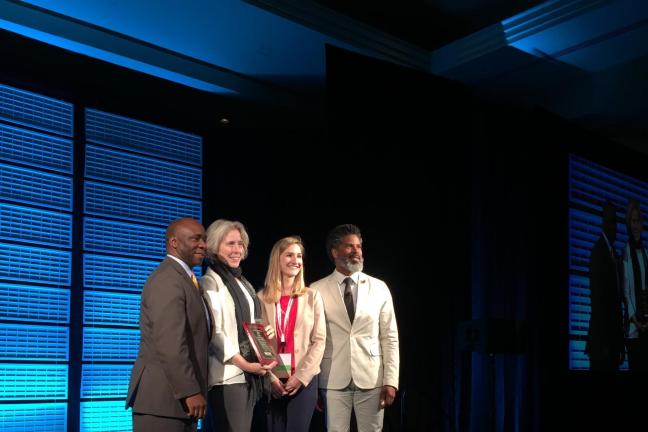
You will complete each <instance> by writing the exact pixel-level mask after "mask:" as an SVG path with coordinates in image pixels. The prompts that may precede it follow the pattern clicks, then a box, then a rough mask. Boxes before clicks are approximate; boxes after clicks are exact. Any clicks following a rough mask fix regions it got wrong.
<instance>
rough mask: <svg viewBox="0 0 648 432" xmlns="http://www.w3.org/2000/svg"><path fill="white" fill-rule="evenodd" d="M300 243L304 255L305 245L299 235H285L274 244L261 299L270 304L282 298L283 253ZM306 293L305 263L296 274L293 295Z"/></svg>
mask: <svg viewBox="0 0 648 432" xmlns="http://www.w3.org/2000/svg"><path fill="white" fill-rule="evenodd" d="M295 244H296V245H299V248H300V249H301V252H302V255H303V254H304V252H305V251H304V245H303V243H302V240H301V238H299V237H297V236H289V237H284V238H282V239H281V240H279V241H278V242H276V243H275V244H274V246H273V247H272V251H271V252H270V259H269V261H268V273H267V274H266V278H265V286H264V287H263V290H262V291H261V299H262V300H263V301H264V302H266V303H270V304H274V303H277V302H278V301H279V299H280V298H281V283H282V282H281V281H282V278H281V254H282V253H284V251H285V250H286V249H288V248H289V247H290V246H292V245H295ZM304 293H306V284H305V283H304V265H303V264H302V268H301V270H299V273H297V275H296V276H295V283H294V284H293V288H292V293H291V295H293V296H300V295H303V294H304Z"/></svg>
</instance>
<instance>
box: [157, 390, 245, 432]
mask: <svg viewBox="0 0 648 432" xmlns="http://www.w3.org/2000/svg"><path fill="white" fill-rule="evenodd" d="M255 404H256V400H253V398H252V397H251V395H250V390H249V388H248V385H247V384H229V385H217V386H214V387H212V389H211V390H209V414H208V420H207V421H208V422H210V425H211V426H212V429H211V430H212V431H215V432H249V430H250V427H251V426H252V414H253V412H254V405H255ZM157 432H161V431H157Z"/></svg>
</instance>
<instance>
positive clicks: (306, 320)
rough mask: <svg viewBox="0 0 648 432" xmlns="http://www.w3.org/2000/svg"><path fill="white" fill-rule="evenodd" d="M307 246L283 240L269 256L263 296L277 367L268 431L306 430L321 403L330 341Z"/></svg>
mask: <svg viewBox="0 0 648 432" xmlns="http://www.w3.org/2000/svg"><path fill="white" fill-rule="evenodd" d="M303 254H304V246H303V244H302V242H301V239H300V238H299V237H285V238H283V239H281V240H279V241H278V242H277V243H275V245H274V247H273V248H272V252H271V253H270V262H269V264H268V273H267V275H266V280H265V288H264V289H263V290H262V291H261V292H260V293H259V298H260V299H261V304H262V314H263V320H264V323H265V324H268V325H270V326H271V327H273V328H274V334H275V338H274V342H275V343H276V344H275V348H276V349H277V353H278V356H279V358H280V360H281V361H280V362H279V365H278V366H277V367H276V368H275V369H274V371H273V373H270V374H269V377H270V380H271V381H272V394H273V398H272V400H271V401H270V406H269V409H268V415H267V420H268V431H271V432H284V431H291V432H300V431H304V432H305V431H308V429H309V425H310V421H311V418H312V415H313V410H314V408H315V404H316V403H317V391H318V383H317V375H318V374H319V372H320V362H321V361H322V355H323V353H324V345H325V342H326V321H325V317H324V306H323V304H322V298H321V297H320V295H319V293H318V292H317V291H315V290H313V289H310V288H307V287H305V284H304V271H303V270H304V268H303V267H304V263H303Z"/></svg>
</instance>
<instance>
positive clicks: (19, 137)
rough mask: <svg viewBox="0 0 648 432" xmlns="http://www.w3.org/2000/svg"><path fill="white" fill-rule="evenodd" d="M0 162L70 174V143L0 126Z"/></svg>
mask: <svg viewBox="0 0 648 432" xmlns="http://www.w3.org/2000/svg"><path fill="white" fill-rule="evenodd" d="M0 159H2V160H5V161H8V162H17V163H21V164H25V165H31V166H33V167H36V168H44V169H48V170H53V171H58V172H61V173H63V174H70V175H71V174H72V140H71V139H63V138H58V137H54V136H49V135H45V134H42V133H38V132H31V131H27V130H24V129H19V128H15V127H11V126H7V125H3V124H0Z"/></svg>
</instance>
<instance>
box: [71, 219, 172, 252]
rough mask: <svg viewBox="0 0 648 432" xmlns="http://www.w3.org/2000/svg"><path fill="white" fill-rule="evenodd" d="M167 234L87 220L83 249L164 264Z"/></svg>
mask: <svg viewBox="0 0 648 432" xmlns="http://www.w3.org/2000/svg"><path fill="white" fill-rule="evenodd" d="M165 231H166V229H165V228H157V227H151V226H145V225H137V224H133V223H126V222H116V221H110V220H104V219H97V218H93V217H86V218H85V221H84V224H83V249H84V250H85V251H90V252H104V253H108V254H119V255H133V256H136V257H141V258H154V259H157V260H158V261H161V260H162V258H164V255H166V246H165V240H164V233H165Z"/></svg>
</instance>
